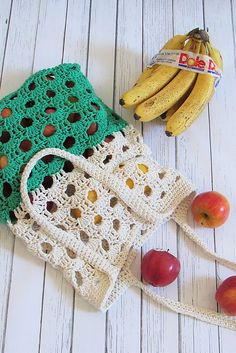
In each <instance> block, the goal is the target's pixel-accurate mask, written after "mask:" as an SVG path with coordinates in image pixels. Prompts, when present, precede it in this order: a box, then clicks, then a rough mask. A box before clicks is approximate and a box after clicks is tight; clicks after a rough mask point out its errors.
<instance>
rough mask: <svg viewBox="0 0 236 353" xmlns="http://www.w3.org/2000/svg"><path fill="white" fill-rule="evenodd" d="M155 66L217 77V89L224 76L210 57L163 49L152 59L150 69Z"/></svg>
mask: <svg viewBox="0 0 236 353" xmlns="http://www.w3.org/2000/svg"><path fill="white" fill-rule="evenodd" d="M155 64H159V65H167V66H172V67H176V68H179V69H181V70H188V71H194V72H197V73H202V74H208V75H212V76H214V77H215V87H216V86H217V85H218V83H219V81H220V79H221V76H222V71H221V69H220V68H219V67H218V66H217V65H216V63H215V62H214V60H213V59H212V58H211V57H210V56H208V55H201V54H195V53H192V52H189V51H182V50H171V49H169V50H165V49H163V50H161V51H160V52H159V53H158V54H156V55H155V56H154V57H153V58H152V60H151V62H150V64H149V65H148V67H152V66H153V65H155Z"/></svg>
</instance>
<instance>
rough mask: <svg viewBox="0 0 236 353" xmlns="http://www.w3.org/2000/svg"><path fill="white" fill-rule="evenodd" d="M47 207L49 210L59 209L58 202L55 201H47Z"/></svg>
mask: <svg viewBox="0 0 236 353" xmlns="http://www.w3.org/2000/svg"><path fill="white" fill-rule="evenodd" d="M46 208H47V211H48V212H50V213H54V212H56V211H57V204H56V203H55V202H53V201H47V204H46Z"/></svg>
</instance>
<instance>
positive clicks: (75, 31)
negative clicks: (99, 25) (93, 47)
mask: <svg viewBox="0 0 236 353" xmlns="http://www.w3.org/2000/svg"><path fill="white" fill-rule="evenodd" d="M89 16H90V1H88V0H81V1H77V0H71V1H69V3H68V12H67V22H66V32H65V40H64V55H63V61H64V62H76V63H79V64H80V66H81V70H82V72H83V73H84V74H86V71H87V51H88V29H89V23H90V22H89V21H90V19H89Z"/></svg>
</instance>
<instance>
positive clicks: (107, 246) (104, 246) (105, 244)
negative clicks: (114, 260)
mask: <svg viewBox="0 0 236 353" xmlns="http://www.w3.org/2000/svg"><path fill="white" fill-rule="evenodd" d="M102 248H103V250H105V251H109V249H110V246H109V243H108V241H107V240H106V239H102Z"/></svg>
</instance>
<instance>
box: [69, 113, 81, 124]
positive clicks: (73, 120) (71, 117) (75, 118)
mask: <svg viewBox="0 0 236 353" xmlns="http://www.w3.org/2000/svg"><path fill="white" fill-rule="evenodd" d="M80 119H81V115H80V114H79V113H70V115H69V116H68V120H69V122H70V123H72V124H73V123H76V122H77V121H79V120H80Z"/></svg>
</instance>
